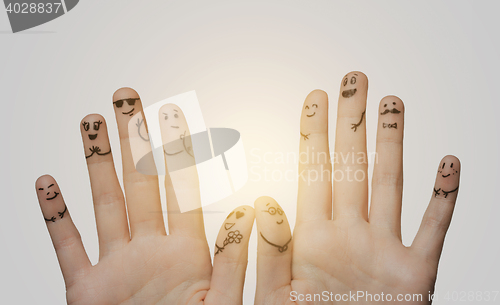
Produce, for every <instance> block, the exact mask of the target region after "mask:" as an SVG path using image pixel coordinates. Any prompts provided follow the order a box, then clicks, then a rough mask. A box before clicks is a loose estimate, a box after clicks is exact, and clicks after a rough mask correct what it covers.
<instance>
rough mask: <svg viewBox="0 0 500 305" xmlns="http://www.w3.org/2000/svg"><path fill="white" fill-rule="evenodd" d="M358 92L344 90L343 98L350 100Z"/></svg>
mask: <svg viewBox="0 0 500 305" xmlns="http://www.w3.org/2000/svg"><path fill="white" fill-rule="evenodd" d="M356 91H358V89H350V90H344V91H342V96H343V97H345V98H350V97H351V96H353V95H354V94H356Z"/></svg>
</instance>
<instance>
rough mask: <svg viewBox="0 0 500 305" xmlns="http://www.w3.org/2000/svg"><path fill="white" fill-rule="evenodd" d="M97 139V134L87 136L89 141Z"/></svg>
mask: <svg viewBox="0 0 500 305" xmlns="http://www.w3.org/2000/svg"><path fill="white" fill-rule="evenodd" d="M95 138H97V133H96V134H89V139H91V140H95Z"/></svg>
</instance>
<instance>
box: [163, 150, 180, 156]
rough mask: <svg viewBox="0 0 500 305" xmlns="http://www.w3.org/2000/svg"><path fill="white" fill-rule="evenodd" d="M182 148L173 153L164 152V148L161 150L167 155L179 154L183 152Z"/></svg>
mask: <svg viewBox="0 0 500 305" xmlns="http://www.w3.org/2000/svg"><path fill="white" fill-rule="evenodd" d="M183 151H184V150H179V151H178V152H175V153H168V152H166V151H165V150H163V152H164V153H165V155H167V156H175V155H177V154H180V153H181V152H183Z"/></svg>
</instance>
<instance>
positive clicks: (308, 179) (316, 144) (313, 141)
mask: <svg viewBox="0 0 500 305" xmlns="http://www.w3.org/2000/svg"><path fill="white" fill-rule="evenodd" d="M299 156H301V157H300V158H299V193H298V199H297V222H298V223H299V224H300V223H301V222H306V221H311V220H313V221H314V220H325V219H331V215H332V182H331V180H330V177H331V175H332V165H331V163H330V149H329V146H328V96H327V95H326V93H325V92H324V91H321V90H314V91H313V92H311V93H309V95H308V96H307V97H306V100H305V102H304V107H303V108H302V116H301V119H300V153H299ZM302 156H304V157H302Z"/></svg>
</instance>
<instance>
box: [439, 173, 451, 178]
mask: <svg viewBox="0 0 500 305" xmlns="http://www.w3.org/2000/svg"><path fill="white" fill-rule="evenodd" d="M449 175H450V174H448V175H446V176H445V175H441V176H443V178H446V177H448V176H449Z"/></svg>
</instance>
